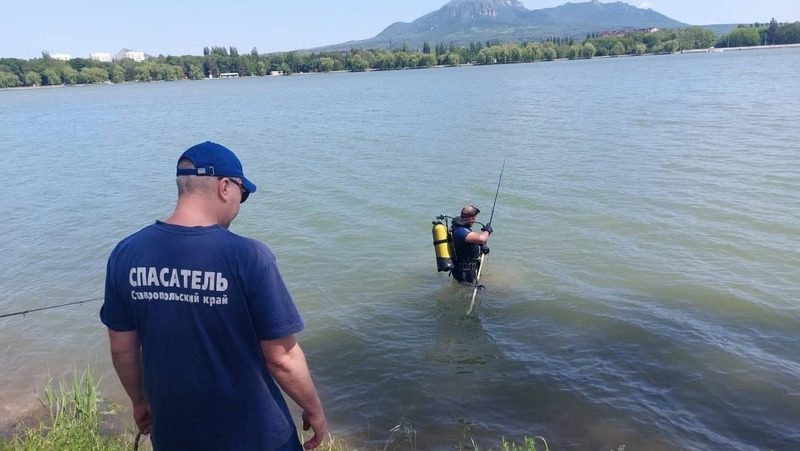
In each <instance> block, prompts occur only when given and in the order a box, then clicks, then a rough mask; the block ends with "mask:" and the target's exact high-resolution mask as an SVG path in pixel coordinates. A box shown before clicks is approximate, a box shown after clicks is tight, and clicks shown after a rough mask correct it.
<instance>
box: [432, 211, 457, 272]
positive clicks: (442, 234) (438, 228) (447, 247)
mask: <svg viewBox="0 0 800 451" xmlns="http://www.w3.org/2000/svg"><path fill="white" fill-rule="evenodd" d="M444 218H445V217H444V216H439V217H437V218H436V219H437V220H436V221H433V230H432V232H433V248H434V250H435V251H436V267H437V269H438V270H439V272H444V271H450V270H452V269H453V268H454V267H455V265H453V258H452V251H451V250H452V247H453V239H452V237H451V236H450V230H449V229H448V227H447V226H446V225H444V224H442V221H441V220H442V219H444Z"/></svg>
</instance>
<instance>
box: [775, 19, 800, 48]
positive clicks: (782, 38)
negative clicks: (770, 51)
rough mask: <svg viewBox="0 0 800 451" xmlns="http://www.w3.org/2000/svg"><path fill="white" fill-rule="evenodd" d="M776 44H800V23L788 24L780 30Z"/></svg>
mask: <svg viewBox="0 0 800 451" xmlns="http://www.w3.org/2000/svg"><path fill="white" fill-rule="evenodd" d="M775 39H776V42H775V43H776V44H800V22H794V23H787V24H784V25H782V26H781V27H779V28H778V32H777V36H776V38H775Z"/></svg>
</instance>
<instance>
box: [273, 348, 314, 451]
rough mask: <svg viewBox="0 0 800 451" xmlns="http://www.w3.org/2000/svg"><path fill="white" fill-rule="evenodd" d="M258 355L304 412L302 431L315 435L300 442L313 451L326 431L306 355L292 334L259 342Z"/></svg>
mask: <svg viewBox="0 0 800 451" xmlns="http://www.w3.org/2000/svg"><path fill="white" fill-rule="evenodd" d="M261 352H262V353H263V354H264V360H265V361H266V363H267V369H268V370H269V372H270V374H271V375H272V377H273V378H275V381H276V382H278V385H280V386H281V388H282V389H283V391H284V392H286V394H287V395H289V397H290V398H292V399H293V400H294V402H296V403H297V405H299V406H300V408H301V409H303V430H306V431H307V430H308V429H309V428H311V429H313V430H314V436H313V437H311V439H309V440H308V441H306V442H305V443H303V447H304V448H305V449H313V448H316V447H317V446H319V444H320V443H322V440H323V439H324V438H325V433H326V432H327V430H328V423H327V420H326V419H325V412H323V410H322V401H320V399H319V395H318V394H317V389H316V387H314V381H312V380H311V372H310V371H309V369H308V363H307V362H306V357H305V354H303V350H302V349H301V348H300V345H299V344H298V343H297V340H296V339H295V338H294V335H290V336H288V337H284V338H279V339H277V340H265V341H262V342H261Z"/></svg>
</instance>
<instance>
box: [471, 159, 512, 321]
mask: <svg viewBox="0 0 800 451" xmlns="http://www.w3.org/2000/svg"><path fill="white" fill-rule="evenodd" d="M505 169H506V160H503V167H502V168H500V179H499V180H498V181H497V190H496V191H495V193H494V203H493V204H492V213H491V214H490V215H489V222H487V223H486V225H488V226H489V227H491V225H492V219H494V207H496V206H497V195H498V194H500V183H502V182H503V171H505ZM485 256H486V254H484V253H483V252H481V259H480V262H478V274H476V275H475V287H474V288H473V289H472V299H471V300H470V301H469V309H467V316H469V315H471V314H472V311H473V310H475V296H476V295H477V294H478V288H480V283H479V281H480V279H481V270H482V269H483V258H484V257H485Z"/></svg>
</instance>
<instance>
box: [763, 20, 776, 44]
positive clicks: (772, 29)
mask: <svg viewBox="0 0 800 451" xmlns="http://www.w3.org/2000/svg"><path fill="white" fill-rule="evenodd" d="M766 41H767V42H766V43H767V45H775V44H776V43H777V41H778V22H777V21H776V20H775V18H774V17H773V18H772V20H770V21H769V27H767V34H766Z"/></svg>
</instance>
